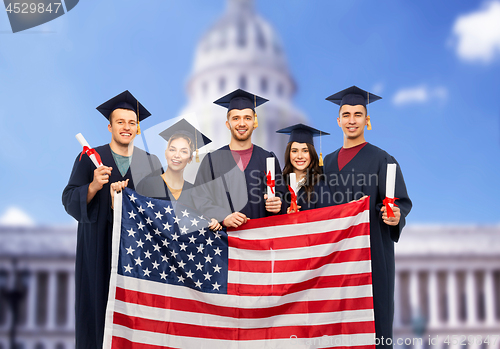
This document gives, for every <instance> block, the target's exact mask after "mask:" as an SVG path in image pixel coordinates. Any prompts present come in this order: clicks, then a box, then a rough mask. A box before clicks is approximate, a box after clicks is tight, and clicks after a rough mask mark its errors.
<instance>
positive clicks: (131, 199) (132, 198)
mask: <svg viewBox="0 0 500 349" xmlns="http://www.w3.org/2000/svg"><path fill="white" fill-rule="evenodd" d="M128 197H129V199H130V201H132V202H135V200H136V199H137V198H136V197H135V196H134V194H133V193H132V195H129V196H128Z"/></svg>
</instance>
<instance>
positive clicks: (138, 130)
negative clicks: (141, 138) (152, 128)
mask: <svg viewBox="0 0 500 349" xmlns="http://www.w3.org/2000/svg"><path fill="white" fill-rule="evenodd" d="M137 134H138V135H140V134H141V126H139V121H137Z"/></svg>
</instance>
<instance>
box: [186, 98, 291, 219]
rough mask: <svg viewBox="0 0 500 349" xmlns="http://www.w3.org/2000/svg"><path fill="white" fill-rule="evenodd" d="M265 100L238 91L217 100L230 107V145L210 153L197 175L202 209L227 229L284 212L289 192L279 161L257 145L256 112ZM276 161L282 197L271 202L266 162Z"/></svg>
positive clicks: (198, 206)
mask: <svg viewBox="0 0 500 349" xmlns="http://www.w3.org/2000/svg"><path fill="white" fill-rule="evenodd" d="M265 102H267V100H266V99H264V98H262V97H259V96H256V95H254V94H251V93H249V92H246V91H243V90H241V89H238V90H235V91H233V92H231V93H229V94H228V95H226V96H224V97H222V98H220V99H218V100H217V101H215V102H214V103H215V104H218V105H220V106H222V107H225V108H227V120H226V127H227V128H228V130H229V131H230V134H231V140H230V142H229V144H228V145H226V146H224V147H222V148H220V149H218V150H216V151H214V152H212V153H209V154H207V156H205V158H204V159H203V161H202V163H201V165H200V168H199V170H198V174H197V176H196V181H195V187H196V190H197V191H198V192H199V195H198V197H197V198H196V200H195V203H196V205H197V208H198V209H199V210H200V211H201V212H203V214H204V215H205V216H206V217H213V218H216V219H217V220H218V221H219V222H223V225H224V226H226V227H234V228H235V227H239V226H240V225H242V224H244V223H246V221H247V219H249V218H250V219H252V218H262V217H265V216H268V215H272V214H276V213H281V209H282V202H281V199H280V196H281V195H282V194H283V193H285V192H286V189H285V186H284V185H283V181H282V180H281V168H280V165H279V162H278V159H277V158H276V156H275V155H274V154H273V153H272V152H269V151H266V150H264V149H262V148H261V147H259V146H257V145H255V144H252V133H253V131H254V129H255V128H256V127H257V126H258V123H257V114H256V112H255V109H256V108H257V107H258V106H259V105H262V104H263V103H265ZM269 157H274V159H275V161H274V164H275V174H276V178H275V182H276V188H275V189H276V191H277V193H276V194H277V195H276V197H274V198H267V194H266V190H267V183H268V179H267V177H266V159H267V158H269Z"/></svg>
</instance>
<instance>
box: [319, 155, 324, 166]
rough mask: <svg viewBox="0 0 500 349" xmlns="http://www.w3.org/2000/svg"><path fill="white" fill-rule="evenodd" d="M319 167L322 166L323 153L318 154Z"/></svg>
mask: <svg viewBox="0 0 500 349" xmlns="http://www.w3.org/2000/svg"><path fill="white" fill-rule="evenodd" d="M319 165H320V166H323V153H321V152H320V153H319Z"/></svg>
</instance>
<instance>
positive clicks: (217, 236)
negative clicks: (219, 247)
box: [214, 231, 220, 239]
mask: <svg viewBox="0 0 500 349" xmlns="http://www.w3.org/2000/svg"><path fill="white" fill-rule="evenodd" d="M214 235H215V238H216V239H220V233H219V232H218V231H216V232H215V233H214Z"/></svg>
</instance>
